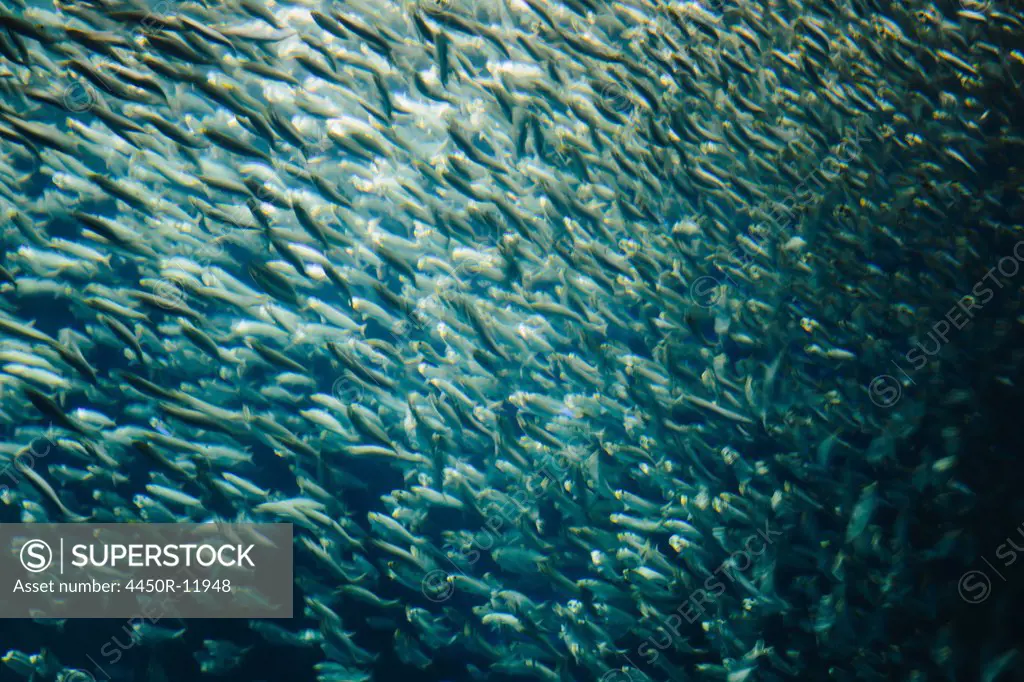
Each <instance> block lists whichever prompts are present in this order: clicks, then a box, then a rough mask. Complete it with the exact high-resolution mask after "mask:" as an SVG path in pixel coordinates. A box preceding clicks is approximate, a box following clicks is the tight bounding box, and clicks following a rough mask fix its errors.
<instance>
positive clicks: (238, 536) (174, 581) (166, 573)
mask: <svg viewBox="0 0 1024 682" xmlns="http://www.w3.org/2000/svg"><path fill="white" fill-rule="evenodd" d="M112 563H113V566H112V565H111V564H112ZM136 617H147V618H291V617H292V524H290V523H268V524H228V523H220V524H214V523H205V524H195V523H73V524H59V523H5V524H0V618H136Z"/></svg>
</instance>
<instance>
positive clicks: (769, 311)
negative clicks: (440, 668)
mask: <svg viewBox="0 0 1024 682" xmlns="http://www.w3.org/2000/svg"><path fill="white" fill-rule="evenodd" d="M0 55H2V56H0V138H2V139H0V216H2V222H0V225H2V229H3V232H2V241H3V255H2V261H0V421H2V422H3V434H4V436H3V442H2V443H0V464H2V465H3V467H4V468H3V472H4V473H3V479H2V480H0V483H2V484H4V485H3V488H0V491H2V495H0V502H2V505H0V511H4V513H5V514H7V515H8V516H7V517H6V518H8V520H11V519H14V520H20V521H25V522H46V521H52V522H82V521H87V520H88V521H93V522H113V521H119V522H133V521H135V522H139V521H148V522H178V521H195V522H201V521H208V520H210V519H214V518H219V519H225V520H230V521H238V522H272V521H281V522H288V523H293V524H295V528H296V542H295V561H296V589H297V590H299V591H300V594H301V595H302V599H303V603H304V604H305V610H304V612H303V613H302V614H301V618H300V619H299V620H298V621H297V622H296V624H295V625H294V627H287V624H282V623H270V622H259V621H253V622H252V623H251V628H252V631H253V633H254V634H253V637H254V640H255V641H259V642H261V643H262V644H263V645H266V646H271V647H278V648H280V649H281V651H282V655H287V654H288V651H289V650H291V649H293V648H304V649H309V648H316V649H318V650H320V651H321V652H322V662H320V663H318V664H316V666H315V669H314V670H313V671H297V672H296V679H314V678H315V679H316V680H318V681H319V682H365V681H368V680H372V679H375V677H374V669H375V665H376V664H377V662H378V661H379V660H380V659H381V658H392V657H397V659H398V660H399V661H400V662H401V663H402V664H404V665H405V666H408V668H409V669H410V670H411V671H413V674H417V675H419V676H420V678H422V679H433V678H432V677H431V675H432V674H433V673H432V672H431V670H432V665H433V664H434V662H435V661H436V660H440V659H445V660H449V661H451V660H456V661H462V662H463V666H464V669H465V671H466V679H474V680H491V679H493V680H505V679H537V680H550V681H559V682H568V681H570V680H601V681H602V682H621V681H627V682H647V681H648V680H652V681H654V680H691V679H694V680H696V679H714V680H727V681H728V682H744V681H746V680H750V681H753V680H786V679H832V680H854V679H857V680H888V679H907V680H915V681H921V682H923V681H924V680H939V679H942V680H953V679H983V680H987V681H995V680H997V679H1002V677H1000V676H1001V675H1003V674H1004V673H1006V671H1008V670H1010V668H1011V666H1010V664H1011V662H1012V661H1013V659H1014V657H1015V649H1014V647H1013V646H1012V645H1010V644H1007V645H1006V646H1005V647H1002V648H1000V647H998V646H995V643H994V642H992V643H991V644H992V646H993V648H991V649H988V650H985V651H983V652H982V653H981V654H980V655H978V658H977V659H974V658H972V657H970V656H965V655H964V654H963V653H962V652H958V651H957V650H956V648H955V645H954V644H952V643H951V641H952V639H953V636H952V634H951V633H952V632H953V629H952V628H953V626H952V625H949V624H947V623H945V622H943V620H942V615H941V612H942V610H943V609H942V607H941V606H940V607H939V608H938V609H936V607H934V606H927V602H928V601H929V600H933V601H935V600H938V601H937V602H936V603H940V604H942V603H946V602H947V601H953V602H955V601H956V599H957V597H956V585H955V584H952V585H950V584H945V583H938V584H936V583H931V582H928V584H927V586H926V587H921V585H922V581H925V582H927V581H928V580H929V578H928V576H929V575H930V573H929V571H928V570H926V569H927V567H928V566H930V565H932V564H931V563H930V562H943V561H957V560H959V559H958V557H960V556H966V554H964V552H965V551H966V550H965V549H964V547H965V546H966V545H965V543H967V544H969V543H970V542H971V539H970V538H969V537H967V536H968V535H969V533H960V532H951V531H955V529H956V528H958V526H957V520H958V519H959V518H962V517H963V515H964V514H966V513H968V510H970V509H971V508H972V507H973V506H974V505H975V504H976V503H977V500H978V497H979V495H978V491H976V490H973V489H972V488H971V486H970V485H968V483H966V482H965V480H966V479H965V471H964V465H963V463H962V462H960V459H961V458H962V451H963V448H964V443H963V442H964V440H965V434H964V433H963V431H964V429H968V428H970V427H969V426H964V424H966V423H967V419H968V416H969V413H970V412H971V410H970V408H969V407H965V406H969V405H970V404H972V402H977V401H976V397H977V393H976V392H977V391H978V390H979V389H977V388H975V387H974V385H973V384H972V383H971V382H970V381H966V382H963V381H962V380H956V381H954V380H952V379H949V378H948V377H949V375H951V374H955V373H956V371H957V367H958V366H959V365H960V364H962V363H964V362H966V360H964V359H963V358H962V355H961V354H958V352H957V351H956V350H955V349H956V348H959V349H961V353H962V352H964V351H966V349H968V348H970V349H973V352H974V353H977V354H979V355H985V356H986V358H987V362H988V364H986V365H985V367H986V372H987V375H986V376H988V377H989V379H988V381H989V382H990V383H994V384H1000V385H1002V386H1004V387H1009V388H1014V387H1015V384H1014V381H1013V374H1014V366H1013V365H1011V364H1010V359H1011V358H1010V356H1008V355H1007V353H1006V352H1004V351H1005V348H1006V344H1007V343H1009V339H1011V338H1012V334H1013V333H1014V331H1013V330H1014V329H1015V328H1016V326H1019V325H1020V324H1021V322H1022V320H1024V318H1021V317H1020V315H1021V314H1022V313H1024V311H1021V310H1019V306H1020V302H1021V300H1024V298H1022V297H1021V296H1020V286H1021V285H1020V281H1019V280H1015V279H1014V278H1013V276H1012V275H1009V274H1007V272H1006V269H1007V268H1008V267H1009V266H1008V265H1006V266H1004V263H1003V261H1004V260H1005V259H1006V258H1009V259H1010V261H1011V263H1018V262H1019V261H1022V260H1024V248H1022V247H1024V244H1022V245H1021V247H1018V246H1017V245H1016V244H1019V243H1020V242H1019V241H1018V240H1020V239H1024V229H1022V227H1021V224H1022V222H1024V211H1022V210H1021V199H1024V196H1022V195H1024V184H1022V180H1024V171H1021V170H1020V169H1019V168H1018V167H1016V166H1015V165H1014V164H1015V163H1016V158H1017V157H1019V155H1020V154H1021V153H1022V152H1024V136H1022V134H1021V125H1020V119H1019V117H1018V118H1016V119H1015V118H1014V116H1015V114H1014V113H1013V112H1015V111H1019V110H1020V109H1021V108H1022V107H1024V93H1022V90H1021V85H1020V84H1021V82H1022V80H1024V17H1022V14H1021V12H1020V6H1019V5H1016V4H1015V2H1011V1H1010V0H963V1H962V2H918V1H916V0H906V1H903V2H883V1H882V0H838V1H837V2H825V1H824V0H768V1H766V2H753V1H752V0H722V2H720V3H719V2H709V1H687V2H681V1H675V2H661V1H658V0H621V1H615V2H603V1H601V0H564V1H563V2H557V1H555V0H481V1H479V2H476V1H473V0H421V1H419V2H416V1H410V0H403V1H401V2H398V1H396V0H353V1H351V2H345V3H322V2H319V1H313V0H309V1H308V2H303V1H299V2H288V3H279V2H266V3H264V2H261V1H260V0H228V1H226V2H217V1H214V0H199V1H193V0H183V1H181V2H174V1H172V0H161V1H160V2H150V4H148V5H147V4H144V3H143V2H141V1H135V0H124V1H120V0H86V1H78V2H71V1H70V0H55V1H54V2H51V3H42V2H34V1H31V0H13V1H12V2H7V3H4V5H3V7H2V8H0ZM1000 259H1003V260H1000ZM997 262H998V264H999V267H998V269H996V266H997ZM1014 273H1016V265H1015V266H1014ZM983 274H984V275H985V279H982V275H983ZM1022 280H1024V278H1022ZM986 282H987V283H986ZM996 285H998V287H997V286H996ZM954 308H955V309H956V311H957V312H955V316H956V319H957V320H961V321H962V320H963V319H965V318H966V319H967V323H964V324H960V323H953V318H954V313H953V309H954ZM947 309H950V310H951V313H950V316H949V317H948V320H949V321H948V322H947V323H945V324H944V326H943V327H942V329H943V330H944V333H943V334H941V335H938V336H940V337H941V340H942V342H943V343H942V344H939V339H938V338H936V336H937V329H938V328H939V327H938V326H937V325H938V324H939V323H940V322H942V321H943V320H944V319H945V318H944V315H946V311H947ZM993 310H998V311H999V316H1000V321H999V323H998V324H996V325H995V326H996V329H995V331H993V328H992V327H993V325H992V324H989V325H988V326H985V325H983V324H982V323H981V318H982V317H984V316H985V314H986V313H988V314H989V315H990V316H991V312H992V311H993ZM976 316H977V317H978V318H979V319H977V320H975V317H976ZM950 323H953V324H950ZM947 341H948V345H949V349H946V350H943V351H942V354H941V355H940V354H939V352H938V350H936V351H934V352H932V351H931V346H933V345H941V346H945V345H946V343H945V342H947ZM908 348H910V349H911V352H909V353H906V359H904V353H905V352H906V351H907V349H908ZM915 350H916V351H918V352H917V353H916V354H914V351H915ZM912 354H913V355H912ZM916 359H920V360H921V361H922V362H921V364H917V362H916ZM1013 360H1014V362H1016V358H1015V357H1014V358H1013ZM893 361H898V363H897V366H898V368H899V371H897V370H895V369H893V368H892V366H891V365H892V363H893ZM908 361H909V362H908ZM956 382H960V383H956ZM954 414H956V415H959V416H957V417H956V418H955V419H954V418H952V417H950V419H949V420H945V419H943V415H946V416H948V415H954ZM936 415H939V416H938V417H936ZM965 415H967V416H965ZM922 433H929V434H931V435H930V436H928V438H925V437H923V436H921V434H922ZM925 441H927V443H928V444H927V445H926V446H921V445H919V444H920V443H923V442H925ZM40 442H46V443H48V444H49V446H50V447H51V448H52V451H53V452H56V453H59V455H55V456H52V457H47V458H46V459H39V461H38V465H37V466H34V467H30V466H26V464H25V462H24V460H25V455H26V454H27V449H29V448H36V447H39V446H38V443H40ZM912 443H918V445H914V446H913V448H914V449H912V451H911V450H909V449H908V448H911V444H912ZM908 452H909V453H910V454H908ZM268 463H273V465H274V466H275V467H277V469H275V471H277V470H280V471H281V472H283V473H282V474H280V475H277V476H275V477H273V478H267V477H266V476H265V475H263V476H261V472H263V471H266V469H267V466H268ZM140 472H141V473H140ZM367 500H368V501H367ZM356 501H358V502H356ZM922 506H927V507H928V510H929V512H928V515H922V516H921V517H920V518H919V517H918V515H917V514H918V512H919V511H920V509H921V508H922ZM367 507H368V508H367ZM915 510H917V511H915ZM929 515H931V516H929ZM925 517H927V518H932V519H935V518H938V519H941V520H942V522H941V523H939V522H936V530H928V531H922V530H920V529H919V525H923V524H924V523H925V521H924V518H925ZM942 524H945V525H942ZM929 538H930V540H929ZM922 542H925V543H930V544H928V545H927V546H924V547H922V544H921V543H922ZM911 557H914V558H911ZM936 592H941V593H942V594H941V595H939V596H936V594H935V593H936ZM936 611H938V613H937V612H936ZM894 614H897V615H894ZM908 614H910V615H908ZM929 614H930V615H929ZM887 617H892V619H893V620H894V621H900V620H901V619H905V618H908V617H909V618H913V617H916V618H921V619H925V620H924V622H925V625H926V626H930V627H931V629H929V628H928V627H924V626H923V627H921V628H917V629H915V628H914V627H909V628H908V629H907V630H906V631H900V632H899V634H894V633H893V632H892V631H888V632H887V631H886V629H885V628H884V627H880V625H879V624H880V622H882V620H883V619H885V618H887ZM887 622H889V621H887ZM33 626H34V627H39V628H43V629H45V627H46V625H44V624H35V625H33ZM186 627H187V624H186ZM145 629H146V632H145V633H144V634H146V635H147V637H148V640H153V641H160V640H165V639H172V638H174V637H178V636H180V634H181V633H182V632H184V631H185V630H178V629H177V628H176V627H175V628H171V626H169V625H155V626H147V627H146V628H145ZM367 631H374V632H378V633H385V634H388V633H390V634H389V636H390V642H391V648H390V649H389V650H370V649H368V648H367V647H366V646H365V645H363V644H361V641H362V637H363V633H365V632H367ZM145 639H146V638H144V640H145ZM148 640H147V641H148ZM248 644H250V643H247V642H230V641H218V640H208V641H207V642H206V643H205V645H204V646H205V648H204V649H203V650H201V651H198V652H195V654H194V655H195V658H196V660H197V661H198V662H199V664H200V666H201V670H202V673H203V676H202V677H203V679H207V677H211V678H212V677H213V676H217V675H220V676H223V675H229V674H230V672H231V670H232V669H233V668H234V667H236V666H237V665H238V664H239V662H240V661H241V660H242V659H243V658H244V657H245V655H246V653H247V652H248V651H249V648H248ZM0 645H2V642H0ZM916 661H919V663H918V662H916ZM3 662H4V664H5V666H6V667H7V668H8V669H9V670H13V671H14V672H15V673H17V674H18V675H20V676H23V677H25V678H30V679H35V680H39V681H40V682H41V681H42V680H59V681H62V682H75V681H76V680H83V679H86V678H85V677H84V673H82V672H81V671H80V670H79V669H78V666H79V664H81V663H82V662H81V661H79V662H74V661H67V662H66V663H64V664H62V663H59V662H57V661H56V660H54V659H53V658H52V656H49V655H44V654H42V653H28V652H21V651H16V650H12V651H10V652H8V653H7V655H6V656H4V657H3ZM376 679H380V678H379V677H377V678H376Z"/></svg>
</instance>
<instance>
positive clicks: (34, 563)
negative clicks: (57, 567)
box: [20, 540, 53, 573]
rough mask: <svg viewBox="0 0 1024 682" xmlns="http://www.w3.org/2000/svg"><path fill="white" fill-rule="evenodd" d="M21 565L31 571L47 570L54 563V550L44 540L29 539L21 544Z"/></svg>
mask: <svg viewBox="0 0 1024 682" xmlns="http://www.w3.org/2000/svg"><path fill="white" fill-rule="evenodd" d="M20 557H21V565H22V566H24V567H25V570H26V571H28V572H30V573H39V572H40V571H45V570H46V569H47V568H49V567H50V564H52V563H53V550H51V549H50V546H49V545H48V544H46V543H45V542H43V541H42V540H29V541H28V542H26V543H25V544H24V545H22V546H21V555H20Z"/></svg>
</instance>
